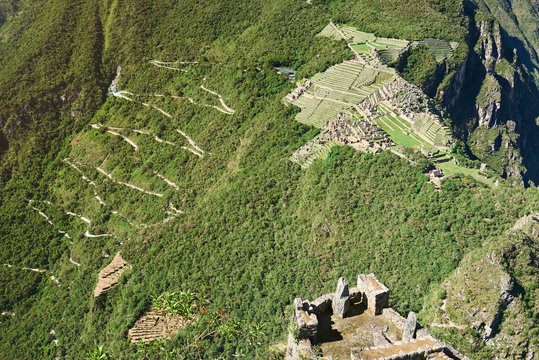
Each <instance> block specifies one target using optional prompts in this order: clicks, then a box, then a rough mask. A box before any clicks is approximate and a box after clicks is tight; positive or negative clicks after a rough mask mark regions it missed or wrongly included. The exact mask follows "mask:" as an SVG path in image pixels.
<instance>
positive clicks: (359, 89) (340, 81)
mask: <svg viewBox="0 0 539 360" xmlns="http://www.w3.org/2000/svg"><path fill="white" fill-rule="evenodd" d="M393 79H394V75H393V74H391V73H387V72H383V71H380V70H377V69H375V68H372V67H369V66H365V65H362V64H359V63H357V62H354V61H345V62H343V63H341V64H337V65H335V66H332V67H330V68H329V69H327V70H326V71H324V72H323V73H318V74H316V75H314V76H313V77H312V79H310V80H309V81H308V82H306V83H305V82H304V83H303V85H301V86H303V87H304V88H305V91H304V92H302V93H301V94H299V93H298V94H297V96H291V95H292V94H290V95H289V96H287V97H286V99H287V100H288V101H289V102H290V103H291V104H293V105H296V106H298V107H300V108H301V112H300V113H298V114H297V115H296V120H297V121H299V122H301V123H304V124H308V125H312V126H315V127H317V128H324V127H325V126H326V124H327V123H328V121H329V120H331V119H332V118H334V117H335V116H337V115H338V114H339V113H340V112H342V111H343V110H345V109H347V108H350V107H353V106H354V105H356V104H358V103H359V102H360V101H362V100H363V99H364V98H365V97H368V96H370V95H371V94H372V93H374V92H375V91H377V90H378V89H380V88H381V87H382V86H384V85H386V84H388V83H390V82H391V81H392V80H393ZM307 84H309V86H307Z"/></svg>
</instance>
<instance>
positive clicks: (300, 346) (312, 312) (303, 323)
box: [285, 274, 468, 360]
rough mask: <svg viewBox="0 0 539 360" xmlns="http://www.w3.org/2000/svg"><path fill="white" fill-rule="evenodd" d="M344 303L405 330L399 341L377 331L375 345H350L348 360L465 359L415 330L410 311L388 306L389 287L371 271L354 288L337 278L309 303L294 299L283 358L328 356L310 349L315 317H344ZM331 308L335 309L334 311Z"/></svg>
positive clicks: (315, 335) (314, 337)
mask: <svg viewBox="0 0 539 360" xmlns="http://www.w3.org/2000/svg"><path fill="white" fill-rule="evenodd" d="M335 302H337V303H338V304H335ZM345 303H353V304H356V303H363V305H364V306H366V308H367V311H368V312H367V314H370V316H372V317H375V318H378V316H380V317H382V318H385V320H384V321H387V322H388V323H389V324H392V325H394V326H395V327H396V328H398V329H400V330H401V331H402V332H403V335H404V333H406V336H403V339H402V340H400V341H394V342H393V343H391V342H390V340H389V339H387V338H385V335H384V334H383V333H381V335H382V336H384V340H385V341H382V342H378V343H377V342H376V341H375V344H377V345H379V346H370V347H363V348H351V349H350V358H351V359H352V360H360V359H365V360H366V359H369V360H373V359H380V360H382V359H383V360H390V359H391V360H416V359H417V360H423V359H427V358H429V357H430V355H431V354H434V353H435V356H436V359H461V360H468V359H467V358H466V357H465V356H463V355H461V354H459V353H458V352H457V351H456V350H455V349H453V348H451V347H450V346H448V345H446V344H444V343H442V342H440V341H439V340H438V339H436V338H434V337H433V336H432V335H431V334H430V333H429V332H428V331H427V330H426V329H417V322H416V317H415V314H413V313H410V314H409V316H408V319H405V318H404V317H402V316H401V315H400V314H399V313H398V312H396V311H395V310H393V309H392V308H390V307H389V289H388V288H387V287H386V286H385V285H384V284H382V283H381V282H380V281H378V279H376V277H375V276H374V274H368V275H363V274H362V275H359V276H358V282H357V287H353V288H348V284H347V282H346V280H345V279H344V278H340V279H339V281H338V283H337V287H336V290H335V292H334V293H330V294H325V295H322V296H320V297H318V298H316V299H315V300H313V301H312V302H310V301H308V300H302V299H300V298H296V299H295V300H294V305H293V318H294V324H295V326H296V327H297V329H296V331H294V332H295V334H293V333H291V332H289V334H288V346H287V350H286V356H285V359H286V360H299V359H302V360H303V359H312V360H323V359H331V357H329V356H327V357H323V358H319V357H318V356H317V355H316V354H315V352H314V351H313V348H312V345H313V344H318V342H319V339H318V337H319V328H318V326H319V320H318V317H319V316H321V315H322V314H327V313H328V312H332V313H333V316H337V317H347V312H348V308H347V307H346V306H343V305H344V304H345ZM336 305H337V306H336ZM335 308H337V311H338V312H337V313H336V312H335ZM353 316H355V315H353ZM373 335H375V334H374V333H373ZM397 339H398V338H397ZM391 341H393V340H391Z"/></svg>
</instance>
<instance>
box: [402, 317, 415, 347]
mask: <svg viewBox="0 0 539 360" xmlns="http://www.w3.org/2000/svg"><path fill="white" fill-rule="evenodd" d="M416 327H417V316H416V314H415V313H414V312H413V311H411V312H410V313H409V314H408V318H407V319H406V323H405V324H404V331H403V332H402V341H403V342H408V341H411V340H412V339H414V338H415V329H416Z"/></svg>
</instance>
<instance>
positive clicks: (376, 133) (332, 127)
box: [291, 111, 394, 162]
mask: <svg viewBox="0 0 539 360" xmlns="http://www.w3.org/2000/svg"><path fill="white" fill-rule="evenodd" d="M351 117H352V114H351V113H349V112H348V111H343V112H341V113H340V114H339V115H337V117H335V118H334V119H332V120H330V121H329V122H328V124H327V126H326V128H325V129H323V130H322V132H321V133H320V134H319V135H318V136H316V137H315V138H314V139H312V140H311V141H309V142H308V143H306V144H305V145H303V146H301V147H300V148H299V149H298V150H296V151H295V152H294V153H293V154H292V156H291V158H292V159H293V161H297V162H302V161H305V160H306V159H308V158H309V157H310V156H312V154H313V152H314V151H315V146H314V145H315V144H318V145H324V144H326V143H328V142H335V143H337V144H339V145H349V146H351V147H352V148H354V149H356V150H358V151H362V152H366V153H372V154H376V153H378V152H379V151H382V150H385V149H387V148H388V147H389V146H392V145H394V143H393V141H391V139H390V138H389V135H388V134H387V133H386V132H384V131H383V130H382V128H381V127H380V126H378V125H377V124H376V123H371V122H370V121H366V120H363V119H360V118H356V120H354V121H352V120H351Z"/></svg>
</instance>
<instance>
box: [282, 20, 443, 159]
mask: <svg viewBox="0 0 539 360" xmlns="http://www.w3.org/2000/svg"><path fill="white" fill-rule="evenodd" d="M337 35H340V36H342V38H344V39H346V41H347V43H348V46H349V47H350V49H352V50H353V51H355V54H356V59H355V60H351V61H344V62H343V63H341V64H337V65H334V66H332V67H330V68H329V69H327V70H326V71H324V72H322V73H318V74H316V75H314V76H313V77H312V78H310V79H308V80H304V81H300V82H298V88H297V89H296V90H295V91H294V92H292V93H291V94H289V95H287V97H286V100H287V101H288V102H289V103H291V104H293V105H295V106H298V107H300V108H301V111H300V112H299V113H298V114H297V115H296V120H297V121H299V122H301V123H304V124H307V125H312V126H315V127H317V128H320V129H326V128H327V125H328V123H329V121H330V120H332V119H334V118H336V117H337V116H338V115H339V114H341V113H343V111H347V112H350V113H351V114H352V115H353V116H357V117H358V118H360V119H363V120H365V121H367V122H369V123H371V124H373V125H377V126H380V127H381V128H382V129H383V130H384V131H386V132H387V134H389V136H390V137H391V138H392V140H393V141H394V142H395V143H396V144H398V145H402V146H405V147H411V148H416V149H420V150H423V151H426V152H428V151H434V152H438V150H442V151H447V150H448V149H449V147H448V146H449V144H450V142H451V134H450V132H449V129H448V128H447V127H445V126H444V125H442V123H441V119H440V118H439V117H438V116H437V115H435V114H432V113H430V110H429V109H428V108H427V107H426V104H427V102H428V100H427V99H426V96H425V95H424V94H423V93H422V92H421V91H420V90H419V89H417V88H416V87H413V86H412V85H410V84H408V83H406V81H404V80H403V79H402V78H400V77H399V76H398V75H397V74H396V73H395V71H394V70H393V69H391V68H389V67H387V66H385V65H383V64H382V63H381V62H380V61H379V60H377V58H376V56H371V57H366V56H364V54H367V53H370V54H371V55H372V54H375V55H377V56H378V57H380V56H382V57H383V56H386V55H387V53H383V52H381V51H393V52H394V55H395V57H396V56H398V53H399V52H400V51H402V50H403V49H404V48H405V47H406V46H408V45H409V42H408V41H405V40H398V39H385V38H384V39H381V38H376V37H375V36H374V35H373V34H369V33H365V32H362V31H359V30H357V29H354V28H352V27H350V26H346V25H344V26H337V25H335V24H333V23H332V22H330V23H329V24H328V25H327V26H326V27H325V28H324V30H323V31H322V32H321V33H320V34H319V36H326V37H330V38H332V39H338V36H337ZM429 41H430V40H429ZM430 42H431V43H433V44H435V45H437V46H441V45H443V44H446V42H444V41H430ZM447 46H449V44H447ZM442 53H443V51H442V50H440V56H442ZM384 54H385V55H384ZM443 55H444V56H447V54H446V53H443ZM388 56H389V55H388ZM387 62H388V63H389V62H391V61H387ZM363 135H364V134H363ZM335 140H336V141H332V140H331V139H328V141H323V140H321V137H317V138H316V139H314V140H313V142H312V143H311V144H310V146H309V147H307V148H303V149H302V151H300V152H296V153H294V154H293V155H292V157H291V160H292V161H294V162H298V163H299V164H301V166H302V167H307V166H309V165H310V164H311V163H312V161H313V160H314V159H317V158H324V157H325V156H326V155H327V152H328V151H327V149H328V148H329V147H331V146H332V145H333V144H335V143H337V144H340V143H341V141H339V140H337V139H335ZM357 140H358V141H360V138H358V139H357ZM372 140H374V139H372ZM371 145H374V142H372V143H371ZM359 148H363V149H364V148H365V146H359ZM367 148H369V146H367ZM324 149H325V150H324Z"/></svg>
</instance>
